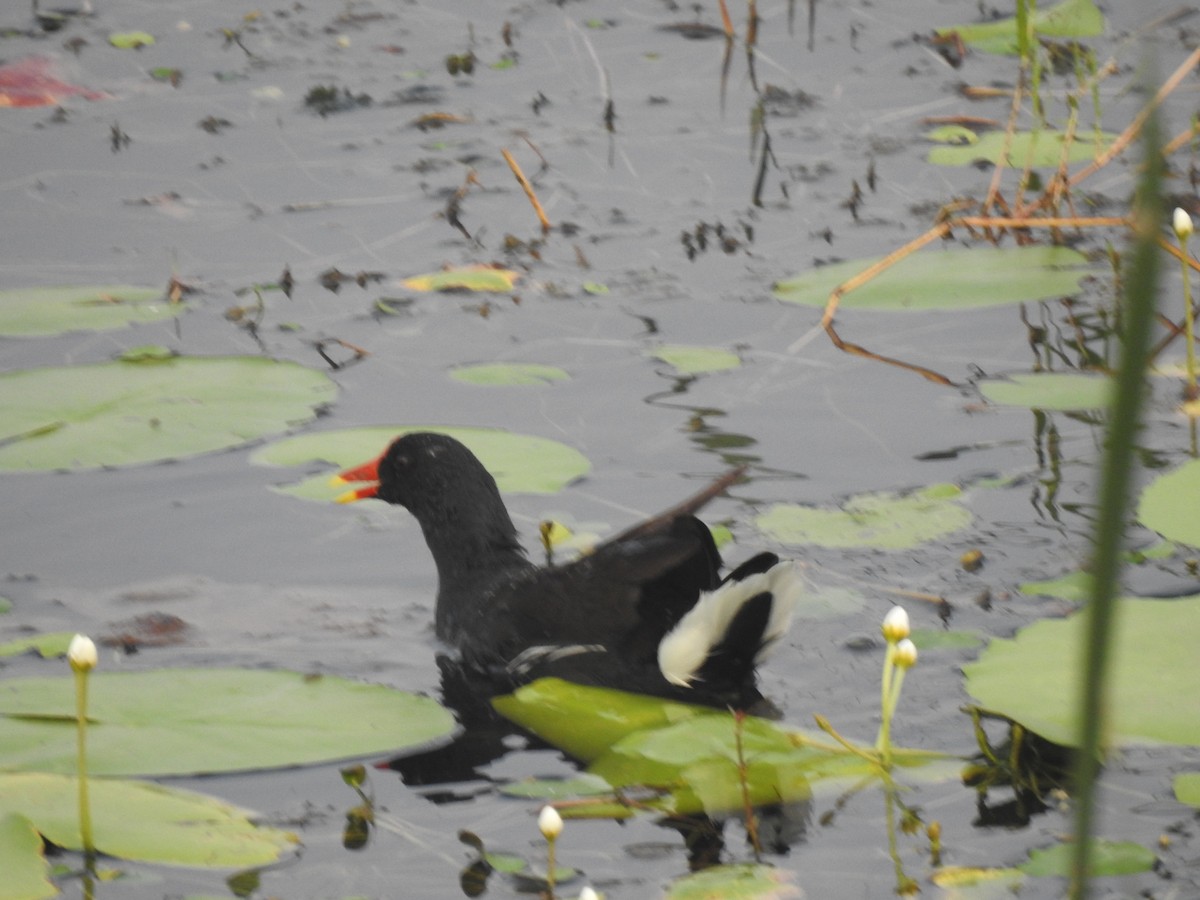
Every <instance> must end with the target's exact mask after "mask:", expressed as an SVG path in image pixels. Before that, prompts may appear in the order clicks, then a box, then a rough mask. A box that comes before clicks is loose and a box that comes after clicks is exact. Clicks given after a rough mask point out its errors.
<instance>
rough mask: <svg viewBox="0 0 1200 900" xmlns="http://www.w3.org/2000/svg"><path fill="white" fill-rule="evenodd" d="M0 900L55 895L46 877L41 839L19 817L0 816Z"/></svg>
mask: <svg viewBox="0 0 1200 900" xmlns="http://www.w3.org/2000/svg"><path fill="white" fill-rule="evenodd" d="M0 872H3V873H4V877H3V878H0V900H44V898H46V897H54V896H57V894H58V888H56V887H55V886H54V884H53V882H51V881H50V879H49V878H48V877H47V875H48V874H49V872H50V866H49V865H48V864H47V863H46V857H45V856H43V855H42V838H41V836H40V835H39V834H38V833H37V829H36V828H35V827H34V825H33V823H32V822H30V821H29V819H27V818H26V817H25V816H23V815H21V814H20V813H12V812H10V813H4V812H0Z"/></svg>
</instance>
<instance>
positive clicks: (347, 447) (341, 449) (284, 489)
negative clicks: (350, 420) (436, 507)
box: [250, 425, 591, 502]
mask: <svg viewBox="0 0 1200 900" xmlns="http://www.w3.org/2000/svg"><path fill="white" fill-rule="evenodd" d="M411 431H437V432H439V433H441V434H448V435H450V436H451V437H453V438H457V439H458V440H460V441H462V442H463V443H464V444H466V445H467V446H468V447H470V448H471V452H473V453H474V454H475V455H476V456H478V457H479V459H480V461H481V462H482V463H483V464H484V466H486V467H487V469H488V471H489V472H491V473H492V475H493V476H494V477H495V479H496V483H497V484H498V485H499V486H500V490H502V491H506V492H512V493H523V494H554V493H557V492H558V491H561V490H562V489H563V488H564V487H566V486H567V485H568V484H570V483H571V482H572V481H574V480H575V479H577V478H582V477H583V476H584V475H586V474H587V473H588V471H589V470H590V469H591V463H589V462H588V460H587V457H586V456H584V455H583V454H582V453H580V452H579V451H578V450H575V449H573V448H571V447H568V446H567V445H566V444H560V443H559V442H558V441H551V440H548V439H546V438H540V437H532V436H530V435H523V434H512V433H511V432H507V431H500V430H499V429H494V428H442V427H440V426H418V425H371V426H367V427H362V428H343V429H340V430H337V431H321V432H317V433H315V434H301V435H296V436H295V437H291V438H286V439H285V440H282V441H278V442H276V443H274V444H269V445H268V446H266V447H263V448H262V449H260V450H258V451H257V452H255V454H254V455H253V456H252V457H250V461H251V462H252V463H255V464H257V465H268V466H306V465H310V464H312V463H314V462H317V461H321V462H326V463H332V464H334V465H335V466H337V467H338V468H339V469H344V468H348V467H350V466H355V465H358V464H359V463H361V462H365V461H366V460H368V459H373V458H375V457H376V456H378V455H379V454H381V453H382V452H383V451H384V450H386V449H387V447H388V445H389V444H390V443H391V442H392V441H394V440H395V439H396V438H398V437H399V436H400V435H402V434H406V433H408V432H411ZM329 482H330V472H328V471H325V472H323V473H322V474H320V475H314V476H312V477H311V478H307V479H305V480H304V481H300V482H298V483H296V484H289V485H284V486H279V487H275V488H273V490H276V491H278V492H279V493H281V494H290V495H292V496H294V497H300V498H301V499H304V500H320V501H325V502H332V501H333V499H334V498H335V497H337V496H338V495H339V494H342V493H344V492H345V490H346V487H345V485H341V486H338V485H331V484H330V483H329Z"/></svg>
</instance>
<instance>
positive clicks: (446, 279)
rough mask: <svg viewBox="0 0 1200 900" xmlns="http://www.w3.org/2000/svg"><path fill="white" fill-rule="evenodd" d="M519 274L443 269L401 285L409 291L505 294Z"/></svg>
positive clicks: (488, 269) (485, 269)
mask: <svg viewBox="0 0 1200 900" xmlns="http://www.w3.org/2000/svg"><path fill="white" fill-rule="evenodd" d="M520 277H521V273H520V272H513V271H511V270H509V269H496V268H493V267H492V266H465V267H463V268H460V269H445V270H443V271H441V272H431V273H429V274H427V275H414V276H413V277H411V278H405V279H404V281H403V284H404V286H405V287H406V288H408V289H409V290H411V291H482V292H484V293H494V294H507V293H509V292H510V291H511V290H512V289H513V285H515V284H516V281H517V279H518V278H520Z"/></svg>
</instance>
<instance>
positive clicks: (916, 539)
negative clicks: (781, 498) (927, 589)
mask: <svg viewBox="0 0 1200 900" xmlns="http://www.w3.org/2000/svg"><path fill="white" fill-rule="evenodd" d="M961 495H962V491H961V489H959V488H958V487H956V486H955V485H952V484H935V485H931V486H929V487H927V488H923V489H921V490H919V491H913V492H912V493H909V494H894V493H890V492H881V493H878V494H860V495H859V496H857V497H851V498H850V499H849V500H847V501H846V502H845V503H843V504H842V506H841V508H839V509H822V508H820V507H815V506H800V505H798V504H795V503H776V504H774V505H773V506H771V507H770V508H769V509H768V510H767V511H766V512H765V513H763V514H762V515H760V516H758V517H757V518H756V519H755V520H754V524H755V525H756V526H757V527H758V529H759V530H760V531H762V532H763V533H764V534H766V535H768V536H769V537H771V538H772V539H774V540H777V541H780V542H782V543H785V544H814V545H816V546H818V547H872V548H875V549H877V550H908V549H910V548H912V547H916V546H919V545H920V544H923V543H925V542H926V541H932V540H934V539H936V538H940V537H944V536H945V535H948V534H952V533H953V532H955V531H958V530H960V529H962V528H966V527H967V526H968V525H970V524H971V513H970V511H968V510H967V509H966V507H964V506H963V505H962V504H961V503H960V502H958V501H959V499H960V497H961Z"/></svg>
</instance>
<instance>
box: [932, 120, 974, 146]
mask: <svg viewBox="0 0 1200 900" xmlns="http://www.w3.org/2000/svg"><path fill="white" fill-rule="evenodd" d="M925 139H926V140H930V141H933V142H934V143H937V144H952V145H964V144H978V143H979V135H978V134H977V133H976V132H974V131H972V130H971V129H970V128H968V127H967V126H966V125H943V126H942V127H941V128H935V129H933V130H932V131H927V132H925Z"/></svg>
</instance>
